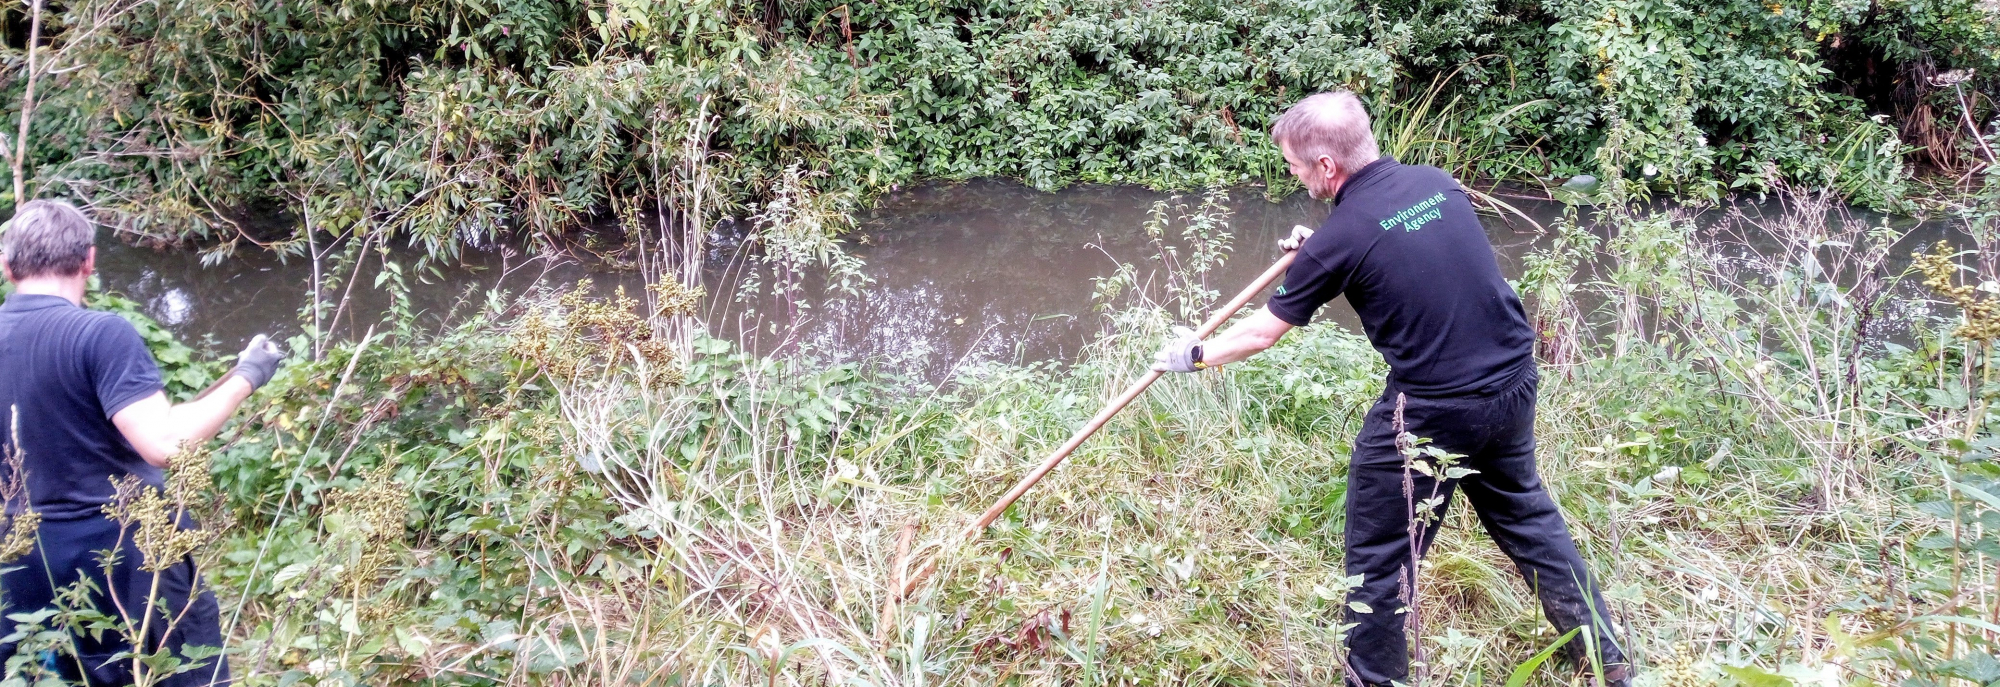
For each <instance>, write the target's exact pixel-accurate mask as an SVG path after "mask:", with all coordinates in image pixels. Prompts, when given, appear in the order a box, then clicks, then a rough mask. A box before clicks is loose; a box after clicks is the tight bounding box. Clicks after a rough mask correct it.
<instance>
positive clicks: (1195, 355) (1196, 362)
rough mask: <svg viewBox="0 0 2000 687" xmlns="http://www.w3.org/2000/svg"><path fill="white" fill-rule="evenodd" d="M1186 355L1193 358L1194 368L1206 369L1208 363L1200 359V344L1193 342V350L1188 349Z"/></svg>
mask: <svg viewBox="0 0 2000 687" xmlns="http://www.w3.org/2000/svg"><path fill="white" fill-rule="evenodd" d="M1188 357H1189V358H1191V359H1193V360H1194V369H1197V370H1206V369H1208V363H1204V362H1202V361H1201V344H1195V345H1194V350H1192V351H1189V355H1188Z"/></svg>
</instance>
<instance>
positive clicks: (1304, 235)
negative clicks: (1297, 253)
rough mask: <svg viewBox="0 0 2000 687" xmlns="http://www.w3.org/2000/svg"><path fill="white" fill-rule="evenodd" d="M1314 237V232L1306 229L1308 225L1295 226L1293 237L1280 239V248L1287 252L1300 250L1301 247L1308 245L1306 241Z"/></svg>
mask: <svg viewBox="0 0 2000 687" xmlns="http://www.w3.org/2000/svg"><path fill="white" fill-rule="evenodd" d="M1312 235H1313V230H1311V229H1308V228H1306V225H1303V224H1294V225H1292V235H1291V236H1287V237H1285V238H1282V239H1278V248H1279V249H1280V250H1287V251H1294V250H1298V249H1299V246H1303V245H1306V239H1309V238H1312Z"/></svg>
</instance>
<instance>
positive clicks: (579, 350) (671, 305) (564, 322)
mask: <svg viewBox="0 0 2000 687" xmlns="http://www.w3.org/2000/svg"><path fill="white" fill-rule="evenodd" d="M591 287H592V284H591V282H590V280H588V279H586V280H583V281H581V282H578V283H577V285H576V287H575V288H573V289H571V290H570V291H568V292H566V293H563V294H562V295H560V296H557V297H555V298H554V299H552V300H549V301H544V302H542V303H539V304H535V305H532V306H530V308H529V310H528V312H527V314H525V315H523V316H522V317H521V320H520V324H519V325H518V326H517V328H516V330H515V336H514V347H513V353H514V354H515V355H516V356H519V357H520V358H522V359H524V360H527V361H529V362H532V363H533V364H534V365H535V366H536V367H537V368H539V369H540V370H541V371H542V372H544V373H546V374H548V375H549V376H550V377H552V378H554V379H557V380H561V381H563V382H581V383H591V382H593V381H606V380H610V379H612V378H613V377H614V376H616V375H618V374H620V373H628V372H629V373H631V374H633V375H635V377H636V379H637V380H638V381H639V383H640V384H642V385H643V386H645V387H647V388H660V387H666V386H673V385H677V384H680V383H681V382H682V381H684V380H685V379H686V376H685V373H684V371H683V369H682V368H683V364H682V362H683V361H682V360H681V359H680V355H679V354H678V352H677V351H675V346H674V344H673V342H672V341H671V340H670V339H669V338H668V337H666V336H664V335H663V333H662V332H661V331H660V330H659V328H657V327H656V326H655V325H654V323H655V322H656V321H657V320H655V319H653V318H648V317H647V316H645V315H643V314H641V312H640V309H639V301H638V300H637V299H634V298H632V297H630V296H627V295H625V289H624V287H619V289H618V290H617V292H616V293H615V294H614V295H613V296H612V297H611V298H609V299H601V298H595V297H593V296H592V295H591ZM648 288H649V289H650V290H651V291H652V292H653V294H655V296H656V299H655V305H654V308H653V313H652V314H653V316H654V317H655V318H659V317H670V316H674V315H683V314H687V313H690V312H692V311H693V310H694V309H695V308H696V307H697V306H698V305H699V304H700V303H701V297H702V291H701V289H699V288H694V289H690V288H687V287H685V286H682V285H681V284H680V283H679V282H675V281H673V280H671V279H663V280H661V281H660V282H659V283H657V284H654V285H652V286H650V287H648Z"/></svg>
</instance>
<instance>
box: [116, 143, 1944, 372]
mask: <svg viewBox="0 0 2000 687" xmlns="http://www.w3.org/2000/svg"><path fill="white" fill-rule="evenodd" d="M1230 195H1231V197H1230V200H1229V202H1228V205H1229V207H1230V208H1231V210H1232V215H1231V216H1230V217H1229V220H1228V226H1229V228H1230V230H1231V232H1230V233H1231V243H1232V245H1233V249H1232V250H1231V251H1230V253H1229V255H1228V259H1227V260H1226V261H1225V262H1224V263H1223V265H1222V266H1221V267H1220V268H1219V270H1217V271H1216V272H1214V273H1212V276H1211V288H1213V289H1215V290H1217V291H1220V292H1222V295H1223V297H1224V298H1226V297H1227V296H1228V295H1230V294H1233V293H1234V292H1235V291H1236V290H1237V289H1239V288H1240V287H1241V285H1242V284H1246V283H1248V282H1249V280H1250V279H1252V278H1254V277H1255V276H1256V275H1257V274H1258V273H1259V272H1261V271H1263V269H1264V268H1265V267H1266V266H1268V265H1269V264H1270V262H1271V261H1272V260H1275V259H1276V258H1277V257H1278V255H1279V251H1278V249H1277V245H1276V244H1277V241H1278V239H1280V238H1282V237H1283V236H1284V235H1285V234H1286V233H1287V232H1288V231H1289V230H1290V228H1291V227H1292V225H1294V224H1305V225H1307V226H1314V225H1316V224H1317V223H1318V222H1319V221H1320V220H1321V219H1322V218H1324V217H1325V215H1326V212H1327V205H1326V204H1324V203H1321V202H1318V201H1314V200H1311V199H1310V198H1307V197H1306V196H1305V195H1304V194H1297V195H1294V196H1292V197H1289V198H1285V199H1283V200H1280V201H1271V200H1267V199H1265V198H1264V197H1263V195H1262V194H1261V189H1248V188H1246V189H1235V190H1233V191H1231V192H1230ZM1201 199H1202V198H1201V194H1187V195H1181V196H1173V195H1170V194H1163V193H1158V192H1153V191H1149V190H1145V189H1142V188H1133V187H1107V186H1078V187H1073V188H1070V189H1067V190H1064V191H1060V192H1056V193H1044V192H1040V191H1036V190H1033V189H1030V188H1027V187H1024V186H1020V185H1018V184H1014V183H1010V182H1004V181H974V182H967V183H959V184H937V185H927V186H921V187H917V188H914V189H910V190H905V191H902V192H898V193H893V194H890V195H888V196H886V197H884V198H882V199H880V201H879V203H878V204H877V206H876V207H875V208H874V209H872V210H870V211H868V212H867V213H865V214H863V215H862V216H860V217H859V218H857V219H858V226H857V227H856V229H855V231H854V232H852V233H851V234H849V235H848V236H847V237H846V247H847V249H848V251H849V252H850V253H851V254H853V255H855V256H856V257H858V258H860V259H861V261H862V262H863V264H864V268H863V270H864V272H865V274H866V275H867V276H868V277H869V278H870V279H871V280H872V283H867V284H862V285H859V287H858V289H857V290H856V291H855V292H854V293H852V294H844V293H840V292H838V291H837V290H833V289H829V288H828V286H827V284H825V280H823V279H812V278H809V279H807V280H806V281H807V285H806V288H805V296H804V297H802V298H798V299H795V300H794V302H793V304H792V305H791V306H790V307H787V306H786V305H785V304H783V303H781V302H779V301H777V300H775V299H773V298H771V297H769V296H768V294H766V295H763V296H760V297H753V298H739V297H738V295H737V294H738V290H739V287H740V285H741V283H742V282H741V274H743V273H744V272H745V271H746V270H745V269H744V264H745V260H744V256H743V255H742V254H741V252H740V251H736V250H728V249H717V250H714V251H712V256H711V258H710V260H709V264H708V265H707V266H706V271H707V273H708V277H707V283H708V288H709V291H710V298H709V302H708V303H707V307H706V316H705V319H706V321H707V322H708V325H709V329H710V330H711V331H712V332H715V333H717V334H718V335H720V336H724V337H727V338H731V339H734V340H736V341H738V342H740V343H742V344H743V345H744V346H745V347H747V348H749V349H751V350H754V351H758V352H764V353H770V352H788V351H805V352H808V353H812V354H816V355H822V356H826V357H830V358H834V359H842V360H866V361H871V362H875V363H879V364H882V365H885V366H890V367H892V368H895V369H898V370H901V371H904V372H907V373H910V374H913V375H915V376H919V377H923V378H927V379H941V378H944V377H948V376H949V375H950V373H951V371H952V370H954V369H957V368H959V367H960V366H963V365H967V364H972V363H977V362H983V361H1001V362H1033V361H1042V360H1058V361H1063V360H1070V359H1072V358H1073V357H1074V355H1075V354H1076V352H1077V351H1078V349H1079V348H1081V347H1082V346H1083V345H1084V344H1085V343H1087V342H1088V341H1090V340H1091V339H1092V338H1093V337H1094V336H1096V335H1097V334H1098V333H1099V332H1100V331H1101V327H1102V316H1101V315H1100V314H1099V313H1098V312H1096V311H1095V310H1094V309H1093V305H1094V303H1093V300H1092V298H1093V287H1094V282H1093V280H1094V279H1097V278H1101V277H1105V276H1109V275H1112V274H1114V273H1115V272H1116V271H1117V269H1118V266H1119V265H1120V264H1131V265H1134V266H1136V267H1137V268H1138V269H1139V274H1140V275H1141V278H1142V280H1144V279H1146V278H1148V277H1150V276H1153V275H1154V273H1155V271H1156V270H1157V269H1158V265H1159V261H1158V259H1157V258H1158V256H1159V254H1160V249H1159V246H1158V244H1156V243H1154V242H1153V241H1152V239H1151V238H1150V237H1149V236H1148V235H1147V233H1146V231H1145V230H1144V226H1145V224H1146V222H1147V221H1148V219H1149V218H1150V217H1151V213H1152V209H1153V206H1154V204H1155V203H1156V202H1159V201H1162V200H1167V201H1170V203H1181V204H1185V205H1186V206H1187V208H1188V209H1192V208H1194V207H1195V206H1198V205H1199V204H1200V202H1201ZM1506 201H1507V202H1509V203H1510V204H1512V205H1514V206H1515V207H1516V208H1519V209H1520V210H1521V211H1522V212H1523V213H1525V214H1527V215H1528V216H1529V217H1530V218H1532V219H1533V222H1530V221H1527V220H1523V219H1522V218H1519V217H1499V216H1490V217H1486V218H1485V221H1486V228H1487V235H1488V237H1489V238H1490V239H1491V240H1492V242H1493V245H1494V247H1495V249H1496V252H1497V253H1498V256H1499V260H1500V265H1501V269H1502V271H1503V272H1504V273H1505V274H1506V275H1507V276H1508V277H1509V278H1515V277H1518V276H1519V275H1520V273H1521V270H1522V257H1523V256H1525V255H1526V254H1527V253H1528V251H1530V250H1532V249H1533V248H1535V247H1537V246H1540V245H1545V244H1546V243H1547V240H1548V234H1546V233H1544V232H1542V231H1540V230H1539V227H1538V226H1537V223H1539V224H1541V225H1548V224H1550V223H1551V222H1553V221H1554V220H1555V219H1556V218H1557V217H1559V216H1560V215H1561V214H1562V211H1563V206H1562V205H1561V204H1559V203H1554V202H1551V201H1537V200H1525V199H1515V198H1507V199H1506ZM1766 207H1768V206H1751V210H1752V211H1753V212H1755V211H1757V210H1758V209H1759V208H1766ZM1856 212H1857V215H1856V217H1855V219H1858V220H1861V221H1868V222H1871V223H1874V222H1878V221H1881V218H1880V217H1879V216H1876V215H1868V214H1867V213H1860V212H1858V211H1856ZM1170 214H1171V213H1170ZM1901 223H1902V224H1903V225H1906V226H1907V225H1909V224H1912V223H1910V222H1907V221H1901ZM1180 226H1181V225H1180V224H1178V223H1176V224H1174V225H1173V226H1172V227H1171V228H1170V230H1169V232H1170V233H1176V234H1177V233H1178V232H1179V230H1180ZM1917 233H1918V234H1926V235H1929V236H1930V237H1931V238H1932V240H1934V239H1935V236H1937V235H1941V230H1938V231H1931V232H1924V231H1920V232H1917ZM718 238H719V239H720V240H718V241H716V244H717V245H725V246H726V245H732V243H733V242H731V241H730V240H728V239H729V238H730V237H728V236H722V237H718ZM1752 238H1753V242H1754V238H1755V237H1752ZM1920 239H1921V237H1918V236H1912V239H1911V240H1920ZM100 243H101V244H102V245H101V246H100V248H99V261H98V264H99V272H100V274H101V277H102V280H103V285H104V286H105V287H106V288H108V289H110V290H112V291H115V292H119V293H122V294H124V295H126V296H128V297H130V298H132V299H134V300H137V301H138V302H140V303H142V304H143V305H144V306H145V309H146V311H147V312H148V313H150V314H151V315H152V316H153V317H154V318H156V319H158V320H159V321H160V322H162V323H163V324H165V325H166V326H167V327H168V328H170V329H171V330H173V331H174V332H175V333H177V334H178V335H179V336H180V337H181V338H182V340H184V341H187V342H190V343H191V344H193V345H196V346H197V347H206V348H209V349H211V350H212V351H215V352H234V351H235V350H236V348H237V347H239V346H240V345H241V342H242V341H243V340H245V339H247V338H248V337H249V336H250V335H252V334H255V333H258V332H277V333H280V334H283V335H289V334H293V333H298V332H300V331H302V330H303V329H305V328H306V327H308V326H310V323H309V322H308V321H303V320H302V319H301V318H300V316H299V313H300V311H301V310H302V308H303V307H304V306H305V305H306V303H307V302H308V301H309V299H310V290H311V284H312V281H313V280H312V265H311V264H310V263H309V262H308V261H305V260H302V259H299V258H293V259H292V260H290V261H289V262H285V261H280V260H278V259H277V258H275V257H273V256H270V255H266V254H253V253H247V252H246V254H244V255H240V256H238V257H235V258H231V259H229V260H226V261H223V262H222V264H219V265H215V266H204V265H203V264H202V262H201V260H200V258H199V256H198V255H197V254H196V253H193V252H190V251H173V250H167V251H161V250H153V249H148V248H140V247H134V246H127V245H124V244H121V243H117V242H115V241H108V240H107V241H101V242H100ZM1172 243H1178V241H1172ZM1902 252H1903V253H1904V254H1906V255H1907V253H1908V251H1907V250H1904V251H1902ZM391 259H392V260H396V261H398V262H401V263H404V264H405V265H407V266H414V265H415V264H416V263H417V262H418V254H417V253H415V252H410V251H392V254H391ZM599 264H601V263H598V262H597V261H591V260H574V259H537V260H528V259H525V258H524V257H523V256H522V255H520V254H519V253H518V252H516V251H513V250H509V249H507V248H504V247H502V248H491V249H485V250H468V251H466V253H465V254H464V255H463V256H461V258H460V259H459V260H457V261H455V262H454V263H453V264H451V265H448V266H438V265H432V266H430V267H429V268H427V269H425V270H420V271H419V270H406V274H407V275H408V279H409V281H410V285H411V289H410V303H411V305H412V307H413V308H414V309H415V310H416V311H417V312H418V313H419V317H420V320H421V321H423V322H426V323H430V324H431V326H442V323H443V322H445V321H449V320H451V319H453V318H454V317H459V316H462V314H463V313H464V312H466V311H467V309H468V308H469V307H471V306H470V305H468V304H469V303H471V304H476V303H480V302H483V301H484V298H485V295H484V294H485V292H486V291H487V290H490V289H496V288H498V289H503V290H506V291H508V292H510V293H514V294H519V293H522V292H524V291H527V290H529V289H534V288H541V287H558V288H560V287H566V286H567V285H569V284H571V283H574V282H575V281H577V280H580V279H585V278H589V279H592V280H593V282H595V283H596V284H598V285H600V287H601V288H600V289H599V291H600V293H603V292H608V291H609V289H610V287H611V286H613V285H617V284H623V285H626V288H627V289H628V290H632V292H633V293H635V294H636V293H637V291H636V289H638V288H640V287H641V279H640V278H639V277H638V276H637V275H636V274H634V273H632V272H629V271H618V270H612V269H608V268H604V267H601V266H593V265H599ZM765 281H766V283H767V286H768V281H769V280H768V278H767V279H766V280H765ZM374 284H375V279H374V275H373V274H372V272H371V271H368V270H366V269H364V272H363V273H362V275H361V278H360V279H358V280H356V283H355V285H354V287H353V289H352V290H351V291H344V292H342V293H344V294H347V295H350V296H351V303H350V305H349V307H348V308H346V309H345V310H344V311H343V313H344V314H343V317H342V319H341V321H340V322H339V323H323V325H324V326H328V327H332V328H333V329H334V330H335V331H336V332H337V333H340V334H343V335H347V336H354V335H356V332H358V331H360V330H362V329H365V328H366V327H367V326H369V325H370V324H372V323H374V322H376V321H379V319H380V317H381V315H382V313H384V312H386V311H387V310H388V307H389V304H390V301H389V296H388V294H387V292H386V291H384V290H382V289H378V288H375V287H374ZM329 295H339V294H329ZM468 299H470V300H468ZM1320 317H1321V318H1322V319H1323V320H1331V321H1332V322H1335V323H1338V324H1339V325H1340V326H1344V327H1349V328H1358V325H1357V324H1356V322H1357V321H1356V319H1355V317H1354V314H1353V312H1352V310H1350V309H1349V308H1348V307H1347V305H1346V302H1345V300H1338V301H1335V302H1334V303H1333V304H1330V305H1329V306H1328V307H1327V310H1326V311H1324V312H1323V313H1322V314H1321V316H1320Z"/></svg>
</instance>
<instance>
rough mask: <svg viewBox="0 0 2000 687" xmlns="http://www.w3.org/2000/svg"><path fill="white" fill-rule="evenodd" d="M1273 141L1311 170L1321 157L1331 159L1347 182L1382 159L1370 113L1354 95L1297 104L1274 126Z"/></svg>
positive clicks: (1335, 94)
mask: <svg viewBox="0 0 2000 687" xmlns="http://www.w3.org/2000/svg"><path fill="white" fill-rule="evenodd" d="M1271 140H1273V141H1275V142H1277V143H1278V144H1279V145H1281V146H1284V147H1285V148H1288V149H1290V151H1291V153H1292V155H1293V156H1295V157H1297V158H1299V160H1298V161H1299V162H1303V163H1306V164H1307V165H1308V166H1310V165H1312V164H1313V163H1314V162H1315V161H1316V160H1318V159H1319V158H1320V157H1326V158H1329V159H1331V160H1332V161H1333V163H1334V164H1335V165H1338V166H1339V168H1340V176H1341V177H1343V178H1344V177H1346V176H1348V175H1352V174H1354V173H1355V172H1358V171H1361V168H1362V167H1366V166H1368V163H1370V162H1374V161H1375V159H1376V158H1379V157H1381V156H1382V152H1381V149H1380V148H1379V147H1377V146H1376V144H1375V132H1374V130H1373V129H1371V128H1370V123H1369V121H1368V110H1366V109H1364V108H1362V107H1361V99H1360V98H1356V97H1354V93H1353V92H1351V91H1334V92H1332V93H1319V94H1315V95H1313V96H1310V97H1308V98H1306V99H1304V100H1301V101H1299V102H1297V103H1295V104H1293V105H1292V107H1291V109H1288V110H1285V114H1283V115H1280V116H1279V117H1278V121H1277V122H1274V123H1272V124H1271ZM1307 186H1308V187H1310V186H1311V183H1310V182H1309V183H1308V184H1307Z"/></svg>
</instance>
